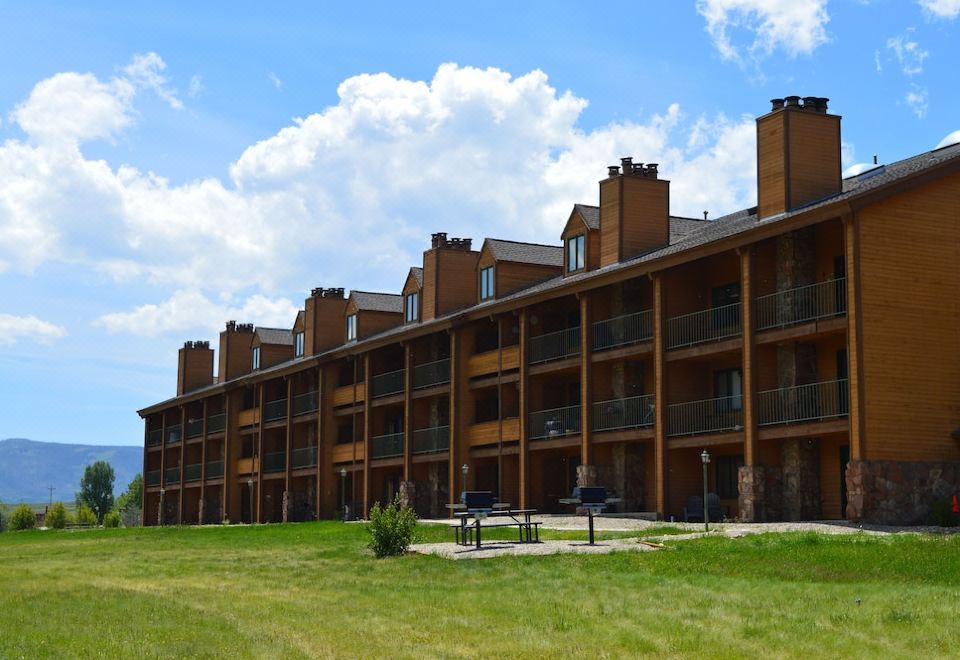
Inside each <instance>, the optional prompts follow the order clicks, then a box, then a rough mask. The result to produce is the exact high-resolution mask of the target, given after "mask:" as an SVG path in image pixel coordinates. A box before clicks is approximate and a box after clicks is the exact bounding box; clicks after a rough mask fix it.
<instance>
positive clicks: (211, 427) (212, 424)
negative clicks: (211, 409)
mask: <svg viewBox="0 0 960 660" xmlns="http://www.w3.org/2000/svg"><path fill="white" fill-rule="evenodd" d="M226 425H227V416H226V415H225V414H223V413H220V414H218V415H210V416H209V417H207V433H219V432H220V431H222V430H223V429H224V428H226Z"/></svg>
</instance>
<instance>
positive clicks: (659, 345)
mask: <svg viewBox="0 0 960 660" xmlns="http://www.w3.org/2000/svg"><path fill="white" fill-rule="evenodd" d="M665 329H666V318H665V316H664V300H663V275H662V274H660V273H657V274H656V275H654V276H653V374H654V385H653V389H654V395H655V397H656V403H655V407H654V427H653V428H654V436H653V443H654V444H653V448H654V478H655V480H656V484H657V486H656V499H657V511H658V512H659V513H660V515H661V516H663V517H664V518H666V517H667V515H668V513H667V510H668V509H669V506H670V491H669V490H668V488H667V477H668V476H669V474H668V469H667V461H668V454H669V452H668V450H667V374H666V364H665V360H664V350H665V349H664V346H665V341H664V339H665V338H664V331H665Z"/></svg>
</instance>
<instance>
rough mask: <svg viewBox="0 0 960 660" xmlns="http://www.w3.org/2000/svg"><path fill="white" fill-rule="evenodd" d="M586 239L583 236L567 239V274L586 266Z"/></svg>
mask: <svg viewBox="0 0 960 660" xmlns="http://www.w3.org/2000/svg"><path fill="white" fill-rule="evenodd" d="M585 249H586V237H585V236H584V235H583V234H580V235H579V236H574V237H573V238H568V239H567V272H568V273H573V272H575V271H578V270H581V269H582V268H584V267H585V266H586V265H587V260H586V255H585Z"/></svg>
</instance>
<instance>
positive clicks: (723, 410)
mask: <svg viewBox="0 0 960 660" xmlns="http://www.w3.org/2000/svg"><path fill="white" fill-rule="evenodd" d="M740 430H743V396H742V395H739V394H738V395H735V396H722V397H717V398H715V399H703V400H702V401H688V402H687V403H674V404H672V405H670V406H667V435H695V434H697V433H716V432H719V431H740Z"/></svg>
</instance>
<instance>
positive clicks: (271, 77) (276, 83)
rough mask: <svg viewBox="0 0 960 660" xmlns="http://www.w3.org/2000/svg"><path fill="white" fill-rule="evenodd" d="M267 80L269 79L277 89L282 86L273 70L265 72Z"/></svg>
mask: <svg viewBox="0 0 960 660" xmlns="http://www.w3.org/2000/svg"><path fill="white" fill-rule="evenodd" d="M267 80H269V81H270V83H271V84H272V85H273V86H274V87H276V88H277V89H280V88H281V87H283V81H282V80H280V76H278V75H277V74H275V73H274V72H273V71H271V72H270V73H268V74H267Z"/></svg>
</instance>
